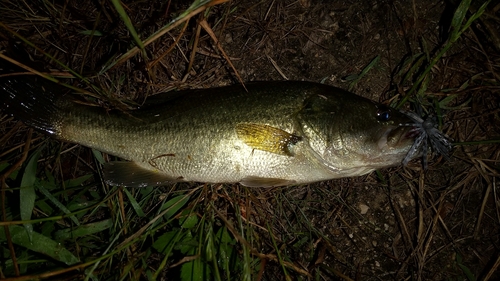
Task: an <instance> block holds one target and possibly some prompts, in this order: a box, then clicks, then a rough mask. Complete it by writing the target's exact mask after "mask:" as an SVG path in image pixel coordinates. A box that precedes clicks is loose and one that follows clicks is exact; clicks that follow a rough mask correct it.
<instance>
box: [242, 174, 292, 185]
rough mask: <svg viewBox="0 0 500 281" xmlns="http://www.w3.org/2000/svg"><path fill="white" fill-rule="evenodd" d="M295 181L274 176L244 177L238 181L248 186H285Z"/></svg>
mask: <svg viewBox="0 0 500 281" xmlns="http://www.w3.org/2000/svg"><path fill="white" fill-rule="evenodd" d="M294 183H296V182H295V181H294V180H285V179H276V178H260V177H252V176H250V177H246V178H244V179H242V180H241V181H240V184H241V185H244V186H248V187H273V186H285V185H292V184H294Z"/></svg>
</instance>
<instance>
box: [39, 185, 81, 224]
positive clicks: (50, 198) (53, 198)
mask: <svg viewBox="0 0 500 281" xmlns="http://www.w3.org/2000/svg"><path fill="white" fill-rule="evenodd" d="M36 186H37V188H38V190H40V192H42V193H43V194H44V195H45V197H47V199H49V200H50V202H52V204H54V205H56V206H57V208H59V210H61V211H62V212H63V213H65V214H66V215H70V214H71V211H70V210H69V209H68V208H66V206H65V205H64V204H62V203H61V202H60V201H59V200H57V198H55V197H54V196H53V195H52V194H51V193H50V191H48V190H47V189H46V188H45V187H44V186H43V184H37V185H36ZM69 217H70V219H71V220H72V221H73V222H74V223H75V224H76V225H80V222H79V221H78V219H77V218H76V216H75V215H70V216H69Z"/></svg>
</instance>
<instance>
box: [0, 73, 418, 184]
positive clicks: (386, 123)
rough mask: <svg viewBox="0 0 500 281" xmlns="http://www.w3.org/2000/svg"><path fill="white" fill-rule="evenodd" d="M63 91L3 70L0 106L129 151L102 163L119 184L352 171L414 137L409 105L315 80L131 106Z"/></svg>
mask: <svg viewBox="0 0 500 281" xmlns="http://www.w3.org/2000/svg"><path fill="white" fill-rule="evenodd" d="M67 92H68V90H67V89H66V88H64V87H62V86H60V85H56V84H55V83H52V82H42V81H40V79H39V78H29V79H28V78H27V77H26V76H24V77H21V76H7V77H3V78H1V79H0V106H1V108H2V109H3V110H4V112H6V113H9V114H11V115H13V116H14V117H15V118H17V119H19V120H21V121H23V122H24V123H25V124H26V125H28V126H32V127H34V128H36V129H38V130H40V131H43V132H45V133H46V134H48V135H50V136H52V137H55V138H57V139H59V140H62V141H67V142H71V143H77V144H81V145H83V146H86V147H90V148H93V149H97V150H99V151H101V152H104V153H107V154H110V155H114V156H116V157H118V158H121V159H123V160H125V161H111V162H109V163H106V164H104V167H103V171H104V172H103V175H104V179H105V181H106V183H108V184H109V185H115V186H116V185H118V186H127V187H145V186H152V185H153V186H158V185H165V184H168V183H172V182H202V183H230V184H232V183H240V184H241V185H244V186H248V187H274V186H291V185H300V184H308V183H313V182H319V181H326V180H331V179H337V178H343V177H355V176H361V175H365V174H367V173H370V172H372V171H374V170H376V169H381V168H386V167H392V166H397V165H400V164H401V163H402V161H403V160H405V161H407V160H408V159H405V157H406V156H407V155H408V152H409V151H410V149H411V148H412V145H413V144H414V143H415V137H416V135H415V133H414V131H415V130H414V129H412V126H408V124H410V123H412V119H411V118H409V117H408V116H407V115H406V114H404V113H402V112H400V111H398V110H396V109H394V108H390V107H388V106H386V105H384V104H381V103H378V102H375V101H372V100H370V99H367V98H364V97H361V96H359V95H356V94H353V93H351V92H348V91H345V90H342V89H340V88H336V87H333V86H329V85H325V84H320V83H315V82H306V81H266V82H249V83H246V84H245V86H242V85H232V86H225V87H217V88H208V89H194V90H182V91H174V92H167V93H163V94H158V95H154V96H151V97H150V98H148V99H147V100H146V102H145V103H144V104H143V105H140V106H138V107H137V108H135V109H131V110H116V109H113V110H109V109H104V108H101V107H95V106H88V105H84V104H82V103H81V102H78V100H77V99H76V98H75V95H73V94H70V93H67Z"/></svg>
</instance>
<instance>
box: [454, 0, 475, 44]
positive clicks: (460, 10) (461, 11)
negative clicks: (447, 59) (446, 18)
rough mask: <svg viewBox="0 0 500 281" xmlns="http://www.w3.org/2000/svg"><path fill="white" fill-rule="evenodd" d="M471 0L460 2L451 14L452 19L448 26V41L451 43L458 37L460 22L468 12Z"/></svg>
mask: <svg viewBox="0 0 500 281" xmlns="http://www.w3.org/2000/svg"><path fill="white" fill-rule="evenodd" d="M470 2H471V0H462V2H460V4H459V5H458V7H457V10H456V11H455V14H453V19H452V20H451V25H450V28H451V30H450V39H451V41H455V40H457V39H458V37H460V30H461V26H462V22H463V21H464V18H465V15H466V14H467V11H468V10H469V6H470Z"/></svg>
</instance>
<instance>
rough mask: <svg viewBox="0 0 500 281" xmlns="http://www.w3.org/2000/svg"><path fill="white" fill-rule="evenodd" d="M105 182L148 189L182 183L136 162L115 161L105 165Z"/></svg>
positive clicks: (179, 179) (178, 179)
mask: <svg viewBox="0 0 500 281" xmlns="http://www.w3.org/2000/svg"><path fill="white" fill-rule="evenodd" d="M103 173H104V180H105V181H106V183H107V184H109V185H113V186H119V185H121V186H127V187H146V186H157V185H164V184H168V183H172V182H178V181H182V179H181V178H177V179H175V178H171V177H169V176H167V175H165V174H163V173H162V172H160V171H158V170H148V169H145V168H143V167H140V166H139V165H137V163H135V162H125V161H113V162H109V163H106V164H104V169H103Z"/></svg>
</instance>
